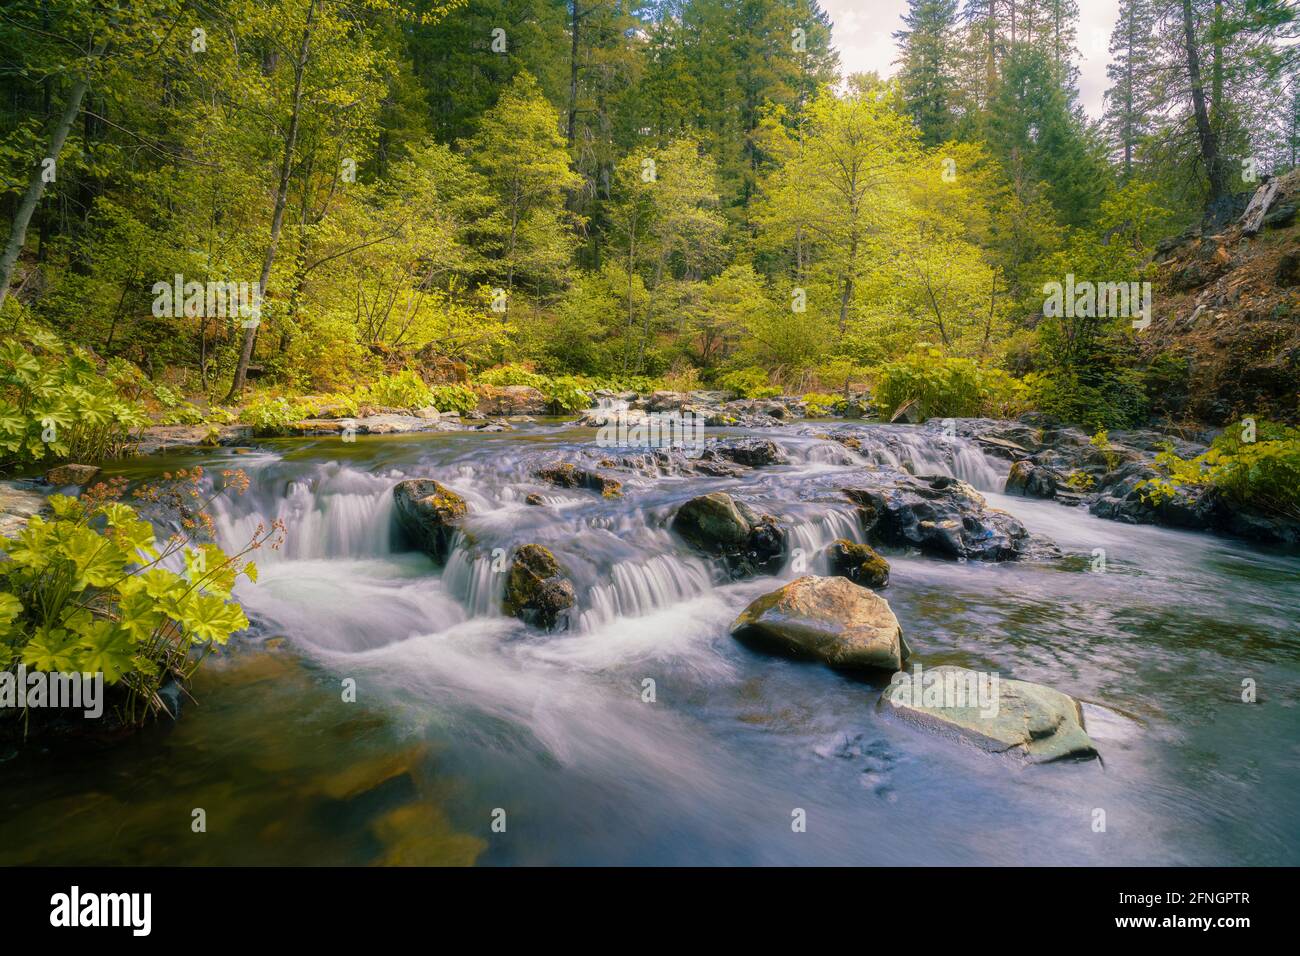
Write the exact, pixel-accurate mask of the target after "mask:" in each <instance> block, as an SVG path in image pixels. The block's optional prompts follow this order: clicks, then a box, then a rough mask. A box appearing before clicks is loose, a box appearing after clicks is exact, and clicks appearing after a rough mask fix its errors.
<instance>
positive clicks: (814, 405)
mask: <svg viewBox="0 0 1300 956" xmlns="http://www.w3.org/2000/svg"><path fill="white" fill-rule="evenodd" d="M803 401H804V405H805V406H806V410H807V415H808V417H809V418H826V417H827V416H828V415H830V414H832V413H833V412H834V411H836V410H837V409H838V408H839V407H840V406H842V405H843V404H844V399H843V398H842V397H841V396H839V395H828V394H826V393H825V392H809V393H807V394H806V395H804V397H803Z"/></svg>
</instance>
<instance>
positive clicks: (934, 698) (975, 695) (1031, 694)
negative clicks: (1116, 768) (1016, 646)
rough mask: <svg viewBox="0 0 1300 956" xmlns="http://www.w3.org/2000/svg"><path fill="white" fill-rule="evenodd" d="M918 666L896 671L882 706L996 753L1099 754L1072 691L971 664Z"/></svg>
mask: <svg viewBox="0 0 1300 956" xmlns="http://www.w3.org/2000/svg"><path fill="white" fill-rule="evenodd" d="M915 671H916V672H915V673H913V674H906V673H900V674H896V675H894V679H893V683H891V684H890V686H889V688H887V689H886V690H885V692H884V693H883V694H881V695H880V702H879V705H878V706H879V707H880V709H881V710H885V711H888V712H891V713H893V714H895V715H897V716H898V717H899V718H901V719H903V720H905V721H907V722H908V723H911V724H915V725H916V726H918V727H922V728H924V729H926V730H930V731H934V732H936V733H939V734H943V735H945V736H949V737H953V738H958V739H962V740H966V741H969V742H971V743H973V744H975V745H976V746H977V747H979V748H981V749H982V750H987V751H989V752H990V753H1003V754H1011V755H1013V756H1016V757H1019V758H1021V759H1023V760H1026V761H1028V762H1030V763H1046V762H1048V761H1051V760H1060V759H1062V758H1066V757H1095V756H1096V755H1097V749H1096V747H1094V746H1093V743H1092V740H1091V739H1090V738H1089V737H1088V734H1087V732H1086V731H1085V730H1084V727H1083V710H1082V708H1080V706H1079V702H1078V701H1076V700H1075V699H1074V698H1073V697H1070V696H1069V695H1068V694H1063V693H1061V692H1060V691H1058V690H1053V689H1052V688H1050V687H1045V686H1043V685H1042V684H1033V683H1030V682H1029V681H1020V680H1001V679H997V680H996V683H995V682H994V680H993V679H990V678H989V677H988V676H987V675H981V674H979V673H978V672H976V671H972V670H968V669H967V668H965V667H953V666H951V665H944V666H942V667H932V668H928V669H927V670H926V671H924V672H921V671H920V668H916V669H915ZM981 678H983V681H982V682H981ZM977 688H978V689H977Z"/></svg>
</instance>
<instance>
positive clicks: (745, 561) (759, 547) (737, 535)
mask: <svg viewBox="0 0 1300 956" xmlns="http://www.w3.org/2000/svg"><path fill="white" fill-rule="evenodd" d="M672 529H673V530H674V531H676V532H677V533H678V534H679V535H681V536H682V538H684V539H685V540H686V542H687V544H689V545H691V546H692V547H693V548H696V549H697V550H699V551H702V552H704V553H705V554H708V555H712V556H713V557H719V558H724V559H726V561H727V566H728V568H729V569H730V570H731V571H732V573H733V574H735V575H747V574H756V573H758V572H759V571H763V570H768V569H773V568H774V567H775V565H776V564H777V563H778V562H779V561H780V559H781V557H782V556H783V555H784V554H785V540H786V535H785V532H784V530H782V529H781V528H780V527H779V526H778V525H777V523H776V519H775V518H773V517H772V516H771V515H761V514H759V513H758V512H756V511H755V510H754V509H753V508H751V507H750V506H749V505H747V504H745V503H744V502H743V501H736V500H735V499H734V498H732V497H731V495H729V494H727V493H725V492H722V491H715V492H713V493H712V494H708V495H701V496H700V497H698V498H692V499H691V500H690V501H688V502H686V503H685V504H684V505H682V506H681V507H680V508H678V509H677V513H676V514H675V515H673V520H672Z"/></svg>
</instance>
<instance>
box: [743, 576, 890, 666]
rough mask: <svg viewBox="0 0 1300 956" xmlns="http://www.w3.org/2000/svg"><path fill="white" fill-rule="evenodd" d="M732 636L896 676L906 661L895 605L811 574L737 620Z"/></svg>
mask: <svg viewBox="0 0 1300 956" xmlns="http://www.w3.org/2000/svg"><path fill="white" fill-rule="evenodd" d="M731 634H732V636H733V637H735V638H737V639H739V640H742V641H746V642H749V643H752V644H754V645H757V646H761V647H766V648H770V649H773V650H776V651H778V652H781V653H786V654H789V655H792V656H795V657H803V658H813V659H816V660H819V661H822V662H824V663H826V664H830V665H831V666H832V667H841V668H846V669H854V670H871V669H882V670H891V671H896V670H898V669H899V668H900V667H901V666H902V661H903V657H904V656H905V651H904V644H903V633H902V628H900V627H899V624H898V618H896V617H894V612H893V611H891V610H890V608H889V602H888V601H886V600H885V599H884V598H882V597H880V596H879V595H877V594H876V593H875V592H874V591H871V590H869V589H867V588H864V587H861V586H859V585H857V584H854V583H853V582H852V581H850V580H848V579H847V578H842V577H830V578H823V577H818V576H816V575H812V574H809V575H805V576H803V577H801V578H797V579H796V580H794V581H791V582H790V583H789V584H787V585H785V586H784V587H780V588H777V589H776V590H775V591H772V592H771V593H770V594H764V595H763V596H762V597H760V598H758V599H757V600H755V601H754V602H753V603H751V604H750V605H749V607H747V608H745V610H744V611H742V612H741V614H740V616H739V617H737V618H736V620H735V621H734V622H733V623H732V625H731Z"/></svg>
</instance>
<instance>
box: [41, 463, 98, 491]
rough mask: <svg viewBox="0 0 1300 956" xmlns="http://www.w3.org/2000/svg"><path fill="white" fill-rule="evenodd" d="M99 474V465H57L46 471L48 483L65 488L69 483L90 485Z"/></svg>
mask: <svg viewBox="0 0 1300 956" xmlns="http://www.w3.org/2000/svg"><path fill="white" fill-rule="evenodd" d="M98 474H99V466H98V465H76V464H72V463H69V464H66V465H56V466H55V467H53V468H51V469H50V470H49V471H47V472H46V473H45V481H46V483H47V484H51V485H54V486H55V487H56V488H63V487H65V486H67V485H88V484H90V483H91V482H92V481H94V480H95V476H96V475H98Z"/></svg>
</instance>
